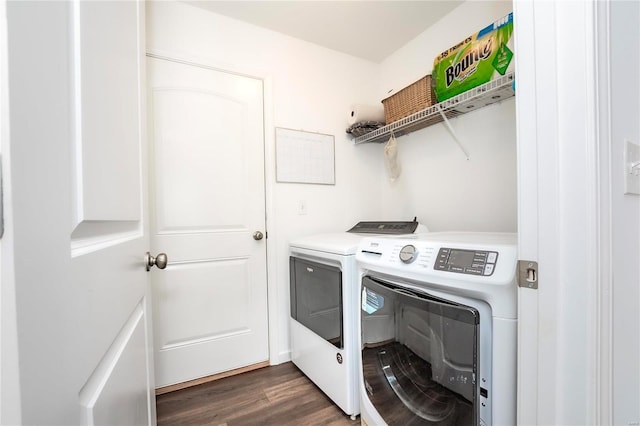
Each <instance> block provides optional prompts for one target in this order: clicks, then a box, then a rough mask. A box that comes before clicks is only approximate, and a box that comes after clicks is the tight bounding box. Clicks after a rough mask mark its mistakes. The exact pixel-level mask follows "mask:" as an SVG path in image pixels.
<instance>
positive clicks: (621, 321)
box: [610, 1, 640, 425]
mask: <svg viewBox="0 0 640 426" xmlns="http://www.w3.org/2000/svg"><path fill="white" fill-rule="evenodd" d="M610 4H611V15H610V29H611V33H610V36H611V39H610V43H611V59H610V60H611V63H610V77H611V81H610V84H611V89H610V90H611V118H610V119H611V152H610V158H611V170H612V173H611V222H612V225H613V226H612V234H613V239H612V241H613V245H612V253H611V254H612V270H613V283H612V290H611V294H612V306H613V309H612V313H613V327H612V330H613V348H612V364H613V377H612V381H613V390H612V391H613V392H612V401H613V407H612V411H613V423H614V424H620V425H623V424H624V425H630V424H638V422H640V362H639V361H640V327H639V325H640V286H639V283H640V262H639V261H638V259H640V196H639V195H624V194H623V192H624V189H623V188H624V183H623V178H624V173H623V167H622V165H623V147H624V140H625V139H628V140H630V141H632V142H634V143H636V144H640V123H639V122H638V117H640V83H639V82H638V75H640V60H639V59H638V58H639V56H638V53H640V29H639V27H638V22H639V20H640V4H639V3H638V2H623V1H613V2H611V3H610Z"/></svg>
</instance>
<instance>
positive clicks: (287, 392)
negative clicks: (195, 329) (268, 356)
mask: <svg viewBox="0 0 640 426" xmlns="http://www.w3.org/2000/svg"><path fill="white" fill-rule="evenodd" d="M156 406H157V411H158V425H159V426H169V425H181V426H182V425H227V426H235V425H296V426H300V425H332V426H341V425H359V424H360V418H359V417H358V418H357V419H356V420H351V419H350V418H349V416H347V415H346V414H344V412H343V411H342V410H340V408H338V407H337V406H336V405H335V404H334V403H333V402H332V401H331V400H330V399H329V398H328V397H327V396H326V395H325V394H324V393H323V392H322V391H321V390H320V389H319V388H318V387H316V386H315V385H314V384H313V382H311V381H310V380H309V379H308V378H307V377H306V376H305V375H304V374H302V372H301V371H300V370H298V368H297V367H296V366H295V365H293V363H291V362H287V363H285V364H280V365H276V366H273V367H265V368H261V369H258V370H254V371H250V372H248V373H243V374H239V375H237V376H232V377H227V378H224V379H220V380H216V381H214V382H210V383H205V384H201V385H198V386H193V387H190V388H187V389H183V390H179V391H174V392H169V393H166V394H163V395H158V396H157V397H156Z"/></svg>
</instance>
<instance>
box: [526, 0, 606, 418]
mask: <svg viewBox="0 0 640 426" xmlns="http://www.w3.org/2000/svg"><path fill="white" fill-rule="evenodd" d="M596 4H597V2H533V1H528V0H522V1H516V2H515V3H514V22H516V26H517V30H516V32H515V34H516V50H517V52H518V54H517V55H516V61H517V66H516V73H517V78H516V85H517V91H518V95H517V97H516V102H517V108H516V117H517V143H518V230H519V257H520V259H527V260H535V261H538V262H539V281H540V282H539V289H538V290H530V289H520V292H519V325H518V326H519V334H518V335H519V341H518V424H522V425H534V424H593V423H607V422H606V421H603V420H602V419H606V418H607V416H608V414H607V413H608V404H607V395H608V392H609V390H608V389H607V386H610V384H608V383H607V379H606V375H607V374H608V372H607V368H608V367H607V364H608V362H609V359H608V358H607V352H606V349H602V346H601V345H603V344H604V345H606V344H607V341H608V339H610V333H609V334H608V333H607V330H608V328H607V327H609V325H608V321H609V320H608V319H607V315H608V314H609V313H610V310H609V308H608V303H609V302H608V299H607V300H605V299H604V298H603V295H606V294H607V291H608V287H609V286H610V281H608V279H609V278H610V270H609V269H608V268H609V264H610V262H609V259H610V257H609V247H610V245H609V240H610V235H611V233H610V227H609V226H608V220H609V215H608V211H607V207H606V204H602V203H603V202H604V203H606V201H607V200H608V191H609V189H608V182H609V180H608V175H607V173H608V158H606V157H604V156H603V150H604V149H605V148H604V147H605V146H606V144H607V143H608V138H607V131H606V129H604V128H602V125H604V126H605V127H606V118H607V114H608V111H607V104H606V102H607V100H606V99H601V98H600V97H599V96H601V95H602V94H603V93H602V92H599V91H598V89H600V90H602V87H601V86H599V83H602V81H603V80H599V78H602V76H601V75H599V72H601V71H602V69H601V68H598V61H597V59H599V58H598V56H597V55H598V52H597V50H596V46H597V41H598V40H599V39H598V33H597V32H596V31H597V29H598V28H597V26H596V19H600V18H601V17H600V16H599V14H598V12H599V10H598V8H599V7H600V6H597V5H596ZM603 42H604V41H600V43H601V45H600V47H604V46H606V45H604V44H602V43H603ZM598 124H600V127H599V126H598Z"/></svg>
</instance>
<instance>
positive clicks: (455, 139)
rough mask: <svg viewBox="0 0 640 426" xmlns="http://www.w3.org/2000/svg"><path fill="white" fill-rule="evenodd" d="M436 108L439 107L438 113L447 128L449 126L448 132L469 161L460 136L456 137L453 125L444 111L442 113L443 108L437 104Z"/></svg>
mask: <svg viewBox="0 0 640 426" xmlns="http://www.w3.org/2000/svg"><path fill="white" fill-rule="evenodd" d="M436 106H437V107H438V112H439V113H440V116H441V117H442V120H443V121H444V124H445V126H447V130H449V133H451V136H452V137H453V140H454V141H455V142H456V143H457V144H458V147H459V148H460V150H462V152H463V153H464V156H465V157H466V158H467V160H468V159H469V153H468V152H467V150H466V149H465V148H464V146H463V145H462V143H461V142H460V139H458V135H456V132H455V130H453V127H451V123H449V119H448V118H447V116H446V115H444V111H442V107H441V106H440V104H437V105H436Z"/></svg>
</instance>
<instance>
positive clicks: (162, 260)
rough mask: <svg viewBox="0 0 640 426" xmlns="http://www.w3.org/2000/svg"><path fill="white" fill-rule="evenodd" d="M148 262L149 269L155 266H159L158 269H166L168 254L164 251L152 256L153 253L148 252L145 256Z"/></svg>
mask: <svg viewBox="0 0 640 426" xmlns="http://www.w3.org/2000/svg"><path fill="white" fill-rule="evenodd" d="M144 257H145V260H146V262H145V263H146V264H147V271H148V270H150V269H151V267H153V266H157V267H158V269H164V268H166V267H167V261H168V260H169V259H168V258H167V255H166V254H164V253H159V254H158V255H157V256H156V257H153V256H151V253H149V252H147V254H146V255H145V256H144Z"/></svg>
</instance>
